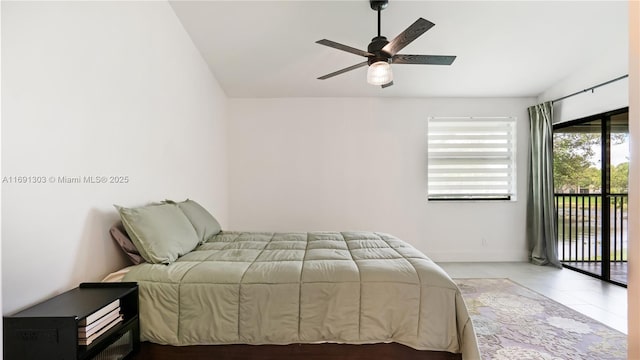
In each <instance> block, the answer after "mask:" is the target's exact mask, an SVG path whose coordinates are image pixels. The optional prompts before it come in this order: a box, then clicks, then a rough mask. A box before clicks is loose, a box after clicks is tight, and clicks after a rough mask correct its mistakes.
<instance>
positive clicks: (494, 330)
mask: <svg viewBox="0 0 640 360" xmlns="http://www.w3.org/2000/svg"><path fill="white" fill-rule="evenodd" d="M455 282H456V283H457V284H458V286H459V287H460V290H461V291H462V296H463V298H464V300H465V302H466V304H467V307H468V308H469V313H470V315H471V319H472V321H473V325H474V328H475V330H476V335H477V337H478V345H479V347H480V353H481V354H482V359H483V360H534V359H535V360H538V359H540V360H592V359H593V360H605V359H626V356H627V336H626V335H625V334H623V333H621V332H618V331H616V330H613V329H611V328H609V327H608V326H606V325H604V324H602V323H600V322H597V321H596V320H593V319H591V318H589V317H587V316H585V315H583V314H581V313H578V312H576V311H575V310H572V309H570V308H568V307H566V306H564V305H562V304H559V303H557V302H555V301H553V300H551V299H549V298H547V297H545V296H542V295H540V294H538V293H536V292H534V291H531V290H529V289H527V288H525V287H522V286H521V285H518V284H516V283H514V282H513V281H511V280H508V279H456V280H455Z"/></svg>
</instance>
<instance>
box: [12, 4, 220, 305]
mask: <svg viewBox="0 0 640 360" xmlns="http://www.w3.org/2000/svg"><path fill="white" fill-rule="evenodd" d="M2 55H3V57H2V75H3V78H2V104H3V107H2V176H3V177H10V176H44V177H45V178H47V179H48V178H49V177H54V178H56V181H55V182H58V180H57V177H60V176H70V177H73V176H128V177H129V182H128V183H127V184H60V183H47V184H11V183H9V184H7V183H5V184H3V185H2V216H3V217H2V286H3V289H2V290H3V291H2V294H3V313H5V314H6V313H8V312H12V311H14V310H17V309H20V308H23V307H26V306H28V305H31V304H33V303H35V302H38V301H40V300H43V299H45V298H47V297H49V296H51V295H53V294H56V293H59V292H62V291H64V290H67V289H69V288H72V287H75V286H77V284H78V283H79V282H83V281H99V280H101V278H102V277H103V276H104V275H105V274H107V273H109V272H111V271H114V270H116V269H118V268H119V267H121V266H124V265H125V264H126V261H125V257H124V256H122V254H121V251H120V250H119V249H118V248H116V246H115V245H114V243H113V241H112V240H111V239H110V238H109V235H108V229H109V227H110V226H111V225H112V224H113V223H114V222H115V221H116V220H117V214H116V212H115V210H114V208H113V206H112V204H121V205H125V206H137V205H143V204H145V203H147V202H151V201H158V200H162V199H165V198H172V199H184V198H186V197H189V198H192V199H196V200H198V201H199V202H201V203H202V204H203V205H204V206H205V207H206V208H208V209H209V210H211V211H212V212H213V213H214V214H215V215H216V216H217V217H218V219H219V220H220V221H221V222H222V224H223V226H225V225H226V224H227V222H228V217H227V202H228V201H227V190H226V188H227V170H226V169H227V160H226V159H227V154H226V131H227V129H226V126H227V125H226V122H227V121H226V102H227V100H226V96H225V94H224V93H223V92H222V90H221V89H220V87H219V86H218V84H217V82H216V80H215V78H214V77H213V76H212V75H211V73H210V71H209V69H208V67H207V65H206V64H205V63H204V61H203V60H202V58H201V56H200V54H199V53H198V51H197V50H196V48H195V47H194V45H193V43H192V42H191V39H190V38H189V37H188V35H187V34H186V32H185V31H184V29H183V28H182V25H181V24H180V23H179V21H178V20H177V18H176V16H175V14H174V12H173V11H172V9H171V7H170V6H169V5H168V4H167V3H164V2H4V1H3V2H2Z"/></svg>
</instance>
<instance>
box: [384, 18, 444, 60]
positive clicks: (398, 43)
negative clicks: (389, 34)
mask: <svg viewBox="0 0 640 360" xmlns="http://www.w3.org/2000/svg"><path fill="white" fill-rule="evenodd" d="M434 25H435V24H434V23H432V22H431V21H429V20H425V19H423V18H419V19H418V20H416V22H414V23H413V24H411V25H410V26H409V27H408V28H406V29H405V31H403V32H401V33H400V34H399V35H398V36H396V38H395V39H393V40H391V42H390V43H388V44H387V45H385V47H383V48H382V51H384V52H386V53H388V54H389V55H391V56H393V55H395V54H397V53H398V51H400V50H402V49H403V48H404V47H405V46H407V45H409V43H411V42H412V41H413V40H415V39H417V38H418V36H420V35H422V34H424V33H425V32H426V31H427V30H429V29H431V28H432V27H433V26H434Z"/></svg>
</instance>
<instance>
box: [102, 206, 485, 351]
mask: <svg viewBox="0 0 640 360" xmlns="http://www.w3.org/2000/svg"><path fill="white" fill-rule="evenodd" d="M170 204H173V205H174V206H175V207H177V208H179V206H177V205H176V203H173V202H171V203H170ZM177 204H181V203H177ZM119 210H121V209H120V208H119ZM184 213H185V214H186V213H188V211H185V212H184ZM121 215H123V212H122V211H121ZM129 220H130V219H127V218H126V217H124V216H123V222H124V228H125V229H126V233H128V234H127V235H133V236H131V238H132V240H133V238H134V237H135V236H138V235H140V231H136V230H135V229H134V228H133V226H132V225H131V221H129ZM138 220H139V219H138ZM192 224H193V226H194V227H195V228H196V233H202V236H199V241H198V243H197V244H196V246H195V247H194V248H193V249H191V250H189V251H186V250H184V247H182V248H181V250H180V251H178V253H179V252H183V253H182V254H178V253H176V254H174V255H175V256H174V257H175V259H171V261H157V259H155V260H153V259H154V257H153V256H152V255H150V254H145V256H144V258H145V259H150V260H152V261H154V262H156V263H152V262H150V261H147V262H142V263H140V264H138V265H135V266H131V267H129V268H127V269H126V270H125V271H123V272H121V273H120V277H119V278H120V279H122V280H123V281H134V282H137V283H138V285H139V294H140V330H141V335H140V336H141V340H142V341H143V342H146V343H143V351H142V355H141V357H140V359H145V358H148V359H159V358H166V359H171V358H175V356H176V354H180V355H181V356H184V355H186V354H187V352H188V354H190V355H189V356H188V358H190V359H197V358H202V359H205V358H209V357H210V356H212V355H215V356H217V358H270V357H271V358H278V359H281V358H300V357H303V356H304V357H305V358H312V357H313V354H316V355H317V356H319V358H322V357H324V358H326V356H327V355H328V354H330V353H331V352H337V353H338V354H342V355H340V356H339V357H342V358H350V359H359V358H362V359H364V358H370V357H371V356H376V358H388V359H394V358H396V359H410V358H415V359H460V358H462V359H465V360H466V359H479V358H480V357H479V353H478V347H477V343H476V337H475V333H474V329H473V325H472V322H471V319H470V317H469V315H468V313H467V309H466V306H465V304H464V301H463V299H462V297H461V294H460V291H459V290H458V288H457V286H456V285H455V284H454V283H453V281H452V280H451V279H450V278H449V276H448V275H447V274H446V273H445V272H444V271H443V270H442V269H441V268H440V267H439V266H438V265H437V264H435V263H434V262H433V261H431V260H430V259H429V258H428V257H426V256H425V255H424V254H422V253H421V252H420V251H418V250H416V249H415V248H414V247H412V246H411V245H409V244H408V243H406V242H404V241H402V240H400V239H398V238H396V237H394V236H391V235H389V234H383V233H376V232H307V233H299V232H296V233H269V232H235V231H220V230H218V229H214V230H213V232H216V230H217V232H216V233H215V234H214V235H211V236H207V234H204V233H203V231H200V232H198V231H197V230H198V229H197V226H196V225H195V223H193V222H192ZM156 225H157V224H156ZM165 225H166V224H165ZM146 227H147V228H148V226H146ZM200 230H202V229H200ZM159 232H161V231H160V230H158V229H154V230H153V231H152V234H151V235H158V233H159ZM205 232H206V231H205ZM112 234H113V233H112ZM199 235H200V234H199ZM209 235H210V234H209ZM180 236H184V234H181V235H180ZM205 238H206V240H203V239H205ZM149 239H151V238H149ZM149 241H151V242H153V240H149ZM133 243H134V244H135V245H136V246H135V247H136V248H141V247H142V248H146V250H147V251H148V250H149V244H145V243H144V241H140V239H138V241H133ZM187 248H188V246H187ZM153 251H154V250H152V252H153ZM238 344H244V345H242V346H239V345H238ZM347 344H348V345H347ZM210 345H217V346H210ZM247 345H249V346H247ZM254 345H255V346H254ZM276 345H278V346H276ZM356 345H357V346H356ZM172 353H173V354H174V355H171V354H172ZM253 353H255V354H256V355H251V354H253ZM221 354H223V356H221ZM257 354H259V355H257ZM145 356H146V357H145Z"/></svg>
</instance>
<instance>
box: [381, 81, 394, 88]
mask: <svg viewBox="0 0 640 360" xmlns="http://www.w3.org/2000/svg"><path fill="white" fill-rule="evenodd" d="M391 85H393V80H391V81H389V82H388V83H386V84H383V85H382V88H383V89H384V88H388V87H389V86H391Z"/></svg>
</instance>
